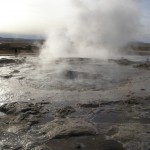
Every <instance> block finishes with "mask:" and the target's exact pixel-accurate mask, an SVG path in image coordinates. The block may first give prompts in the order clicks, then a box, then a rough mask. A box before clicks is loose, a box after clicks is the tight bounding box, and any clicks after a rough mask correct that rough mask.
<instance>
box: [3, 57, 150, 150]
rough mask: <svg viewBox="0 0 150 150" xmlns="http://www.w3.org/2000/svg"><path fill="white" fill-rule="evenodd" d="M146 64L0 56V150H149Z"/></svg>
mask: <svg viewBox="0 0 150 150" xmlns="http://www.w3.org/2000/svg"><path fill="white" fill-rule="evenodd" d="M148 57H149V56H148V55H146V56H141V55H132V57H131V56H125V57H124V58H122V57H119V58H115V59H110V60H108V61H102V60H97V59H88V58H63V59H58V60H56V61H55V62H52V63H51V64H50V65H49V66H48V67H46V68H41V66H40V67H39V65H40V64H39V63H38V58H37V57H29V56H28V57H22V56H18V57H13V56H11V57H1V58H0V69H1V70H0V87H1V88H0V149H1V150H78V149H79V150H149V149H150V140H149V139H150V72H149V69H150V62H149V60H148ZM64 64H65V65H64Z"/></svg>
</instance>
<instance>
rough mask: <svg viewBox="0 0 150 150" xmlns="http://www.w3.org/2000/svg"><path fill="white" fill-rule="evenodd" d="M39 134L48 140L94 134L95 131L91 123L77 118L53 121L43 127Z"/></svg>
mask: <svg viewBox="0 0 150 150" xmlns="http://www.w3.org/2000/svg"><path fill="white" fill-rule="evenodd" d="M40 132H41V133H42V134H44V135H46V136H47V137H48V138H49V139H57V138H67V137H73V136H89V135H95V134H96V130H95V128H94V127H93V125H92V124H91V123H89V122H86V121H85V120H83V119H78V118H66V119H59V120H57V119H55V120H54V121H51V122H49V123H47V124H46V125H44V126H43V128H41V130H40Z"/></svg>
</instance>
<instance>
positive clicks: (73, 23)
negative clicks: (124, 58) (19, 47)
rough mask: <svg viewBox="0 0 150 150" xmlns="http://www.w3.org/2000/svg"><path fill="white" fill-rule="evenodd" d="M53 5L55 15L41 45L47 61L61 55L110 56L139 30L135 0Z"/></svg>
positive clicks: (87, 0)
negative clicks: (45, 38)
mask: <svg viewBox="0 0 150 150" xmlns="http://www.w3.org/2000/svg"><path fill="white" fill-rule="evenodd" d="M62 4H63V5H62ZM51 7H52V8H53V7H54V8H53V9H54V10H55V11H53V13H55V17H53V18H51V21H52V24H51V25H50V27H49V29H48V33H49V34H48V35H47V40H46V42H45V44H44V46H43V47H42V49H41V55H40V59H41V60H42V61H43V62H44V63H47V62H49V61H50V60H51V59H55V58H59V57H75V56H78V57H98V58H107V57H108V55H109V54H110V53H114V52H115V51H116V50H119V49H121V48H122V47H123V46H125V45H126V44H127V43H129V42H132V41H135V40H136V39H137V36H138V34H139V24H140V21H139V12H138V4H137V1H136V0H61V3H60V4H59V2H58V3H53V5H52V6H51ZM50 16H51V15H50Z"/></svg>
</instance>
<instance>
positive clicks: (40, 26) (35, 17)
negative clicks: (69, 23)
mask: <svg viewBox="0 0 150 150" xmlns="http://www.w3.org/2000/svg"><path fill="white" fill-rule="evenodd" d="M70 1H71V0H70ZM109 1H110V0H109ZM124 1H125V2H127V1H126V0H124ZM135 1H136V0H135ZM137 1H140V7H139V8H138V9H139V15H140V22H141V29H142V30H141V31H142V33H141V36H140V39H139V40H141V41H146V42H150V0H137ZM0 4H1V5H0V36H9V35H10V36H13V35H14V37H17V36H21V37H26V38H27V37H29V38H32V37H33V38H36V37H38V38H39V37H43V36H44V35H46V32H48V29H49V27H50V26H57V25H60V24H61V23H62V22H61V21H62V20H63V19H66V16H68V15H69V13H68V12H71V11H73V10H72V9H71V8H70V5H69V0H62V1H61V0H59V1H57V0H0ZM64 16H65V17H64ZM63 17H64V18H63ZM60 18H61V19H60Z"/></svg>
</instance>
